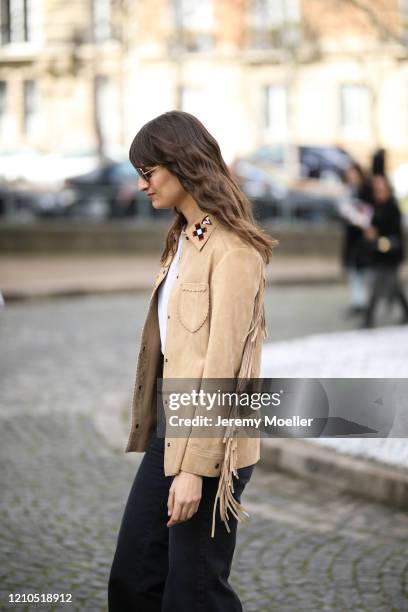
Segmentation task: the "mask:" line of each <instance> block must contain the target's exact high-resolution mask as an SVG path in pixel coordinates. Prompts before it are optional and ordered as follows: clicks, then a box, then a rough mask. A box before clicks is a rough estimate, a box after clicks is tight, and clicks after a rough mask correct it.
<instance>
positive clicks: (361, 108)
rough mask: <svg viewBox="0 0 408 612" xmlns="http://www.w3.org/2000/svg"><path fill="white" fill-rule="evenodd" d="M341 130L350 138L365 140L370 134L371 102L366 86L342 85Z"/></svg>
mask: <svg viewBox="0 0 408 612" xmlns="http://www.w3.org/2000/svg"><path fill="white" fill-rule="evenodd" d="M340 97H341V118H340V122H341V128H342V130H343V131H344V135H345V136H346V137H350V138H353V139H354V138H357V139H359V138H366V137H367V136H368V135H369V132H370V123H371V117H370V115H371V100H370V90H369V88H368V87H367V86H366V85H359V84H353V85H342V86H341V88H340Z"/></svg>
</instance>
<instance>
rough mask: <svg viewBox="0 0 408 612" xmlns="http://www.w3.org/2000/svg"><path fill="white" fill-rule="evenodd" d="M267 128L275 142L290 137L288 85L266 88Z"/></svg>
mask: <svg viewBox="0 0 408 612" xmlns="http://www.w3.org/2000/svg"><path fill="white" fill-rule="evenodd" d="M265 127H266V129H267V131H268V132H270V136H271V138H272V139H273V140H275V141H276V140H278V141H279V140H281V141H282V140H283V141H284V140H285V139H286V138H287V135H288V92H287V87H286V85H280V84H276V85H268V86H267V87H266V88H265Z"/></svg>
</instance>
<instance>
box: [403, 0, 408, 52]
mask: <svg viewBox="0 0 408 612" xmlns="http://www.w3.org/2000/svg"><path fill="white" fill-rule="evenodd" d="M401 19H402V30H403V37H404V39H405V42H407V43H408V0H401Z"/></svg>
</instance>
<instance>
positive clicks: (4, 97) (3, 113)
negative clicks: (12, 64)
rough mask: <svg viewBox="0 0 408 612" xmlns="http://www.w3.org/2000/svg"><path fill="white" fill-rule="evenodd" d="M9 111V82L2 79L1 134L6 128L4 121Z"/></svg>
mask: <svg viewBox="0 0 408 612" xmlns="http://www.w3.org/2000/svg"><path fill="white" fill-rule="evenodd" d="M6 113H7V83H6V81H0V134H1V133H2V131H3V129H4V123H5V118H6Z"/></svg>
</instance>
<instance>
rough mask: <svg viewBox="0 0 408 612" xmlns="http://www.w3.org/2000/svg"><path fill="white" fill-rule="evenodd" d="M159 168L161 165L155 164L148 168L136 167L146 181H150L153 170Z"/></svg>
mask: <svg viewBox="0 0 408 612" xmlns="http://www.w3.org/2000/svg"><path fill="white" fill-rule="evenodd" d="M157 168H159V166H153V167H151V168H148V169H145V168H136V172H137V173H138V175H139V176H140V178H142V179H143V180H144V181H146V183H149V182H150V178H151V176H152V174H153V172H154V171H155V170H157Z"/></svg>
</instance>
